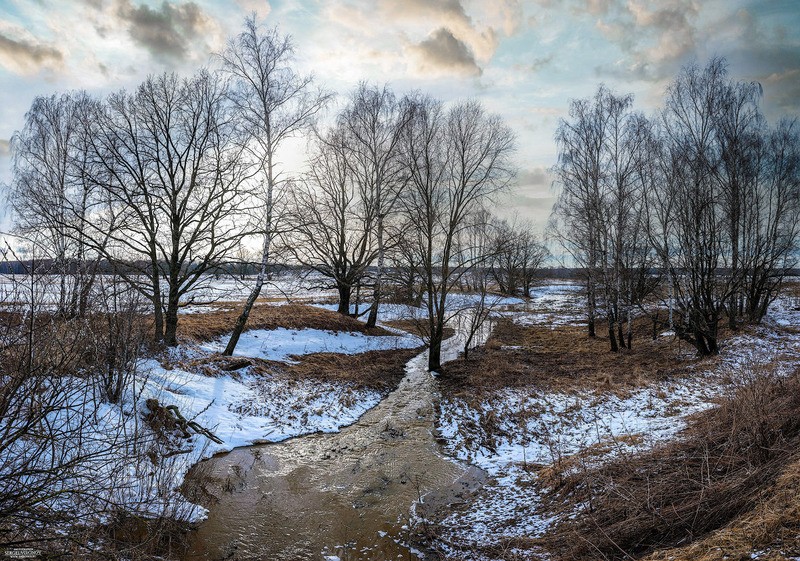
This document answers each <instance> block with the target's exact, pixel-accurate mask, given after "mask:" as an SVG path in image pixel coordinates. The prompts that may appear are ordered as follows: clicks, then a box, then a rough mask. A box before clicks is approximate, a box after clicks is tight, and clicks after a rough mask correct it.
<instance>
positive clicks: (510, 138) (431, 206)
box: [403, 96, 514, 370]
mask: <svg viewBox="0 0 800 561" xmlns="http://www.w3.org/2000/svg"><path fill="white" fill-rule="evenodd" d="M408 103H411V104H413V106H412V108H411V110H412V115H411V124H410V126H409V127H408V128H407V129H406V131H405V132H404V134H403V153H404V164H405V166H406V167H407V169H408V172H409V174H410V181H409V184H408V187H407V189H406V191H405V193H404V197H403V209H404V212H405V213H406V214H407V216H408V218H409V222H410V223H411V224H414V225H415V229H414V231H413V232H412V233H411V235H412V236H414V238H415V239H414V242H413V243H414V246H415V251H416V252H417V254H418V256H419V263H420V265H419V269H420V270H419V276H420V278H421V279H422V285H423V287H424V289H425V291H426V293H425V297H424V299H423V300H424V303H425V306H426V307H427V311H428V324H429V325H428V327H429V329H428V333H429V334H430V336H429V338H430V340H429V354H428V368H429V369H430V370H437V369H439V368H440V367H441V347H442V338H443V333H444V326H445V323H446V321H447V320H448V319H449V315H448V307H447V305H448V295H449V294H450V293H451V291H452V290H454V289H455V288H456V287H457V286H458V284H459V282H460V279H461V277H462V276H463V275H465V274H466V273H467V272H468V271H470V269H472V268H473V267H475V266H476V265H479V264H481V263H482V262H483V261H484V260H485V256H480V257H478V258H475V257H474V256H471V252H470V251H469V250H468V248H465V247H459V245H458V243H457V242H458V241H459V232H461V231H462V230H464V229H465V228H466V227H467V226H468V224H469V219H470V217H471V216H474V215H475V214H476V213H477V212H479V211H480V210H481V208H482V205H483V204H484V203H485V202H487V200H488V199H489V198H490V197H491V196H492V195H494V194H496V193H497V192H498V191H499V190H501V189H503V188H504V187H506V186H507V185H508V184H509V183H510V181H511V179H512V178H513V177H514V169H513V166H512V164H511V161H510V156H511V153H512V152H513V150H514V135H513V133H512V132H511V130H510V129H509V128H508V127H507V126H506V125H505V124H504V123H503V122H502V120H501V119H500V117H498V116H496V115H490V114H487V113H486V112H485V111H484V110H483V108H482V107H481V105H480V104H479V103H478V102H475V101H470V102H465V103H460V104H458V105H455V106H454V107H452V108H451V109H449V110H445V109H444V108H443V107H442V104H441V103H440V102H438V101H436V100H434V99H432V98H429V97H423V96H416V97H413V98H410V99H409V100H408ZM473 255H474V254H473Z"/></svg>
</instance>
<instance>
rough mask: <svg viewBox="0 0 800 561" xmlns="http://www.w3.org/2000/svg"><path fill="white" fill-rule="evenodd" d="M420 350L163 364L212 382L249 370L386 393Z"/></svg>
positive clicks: (212, 357)
mask: <svg viewBox="0 0 800 561" xmlns="http://www.w3.org/2000/svg"><path fill="white" fill-rule="evenodd" d="M419 352H420V349H419V348H417V349H395V350H385V351H368V352H364V353H358V354H353V355H346V354H338V353H312V354H307V355H302V356H293V357H292V359H293V360H295V361H297V362H296V363H295V364H287V363H284V362H276V361H271V360H263V359H259V358H249V357H226V356H221V355H207V356H201V357H200V358H194V359H187V360H179V361H177V362H175V363H170V364H164V366H165V367H168V368H173V367H177V368H181V369H183V370H186V371H189V372H195V373H198V374H203V375H205V376H209V377H211V378H215V377H218V376H224V375H227V374H231V373H233V374H234V375H235V373H236V372H237V371H239V370H241V369H243V368H248V367H249V369H250V370H249V371H250V373H252V374H255V375H261V376H269V377H287V378H291V379H294V380H299V379H313V380H320V381H327V382H346V383H347V384H348V386H350V387H359V388H368V389H374V390H377V391H381V392H387V391H389V390H391V389H393V388H394V387H396V386H397V384H398V383H399V381H400V380H401V379H402V377H403V376H404V375H405V365H406V363H407V362H408V361H409V360H410V359H411V358H412V357H414V355H416V354H418V353H419Z"/></svg>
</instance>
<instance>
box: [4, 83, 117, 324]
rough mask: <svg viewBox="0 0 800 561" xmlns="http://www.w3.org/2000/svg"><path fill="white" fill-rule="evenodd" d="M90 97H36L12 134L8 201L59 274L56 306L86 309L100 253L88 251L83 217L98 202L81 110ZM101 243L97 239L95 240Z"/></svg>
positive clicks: (87, 108) (21, 229) (86, 109)
mask: <svg viewBox="0 0 800 561" xmlns="http://www.w3.org/2000/svg"><path fill="white" fill-rule="evenodd" d="M95 104H96V102H95V101H94V100H93V99H91V98H90V97H89V96H87V95H86V94H85V93H75V94H62V95H60V96H55V95H53V96H51V97H37V98H36V99H34V101H33V103H32V105H31V108H30V109H29V110H28V112H27V114H26V115H25V126H24V128H23V129H22V131H20V132H18V133H17V134H16V135H15V136H14V138H13V139H12V145H13V151H14V179H13V181H12V183H11V186H10V187H11V188H10V193H9V194H10V197H9V199H10V203H11V208H12V209H13V211H14V215H15V226H16V230H17V232H18V233H20V234H23V235H24V236H25V237H26V238H27V239H28V240H29V241H30V243H32V244H34V245H35V246H36V247H37V248H38V249H39V251H40V252H41V251H43V252H46V253H47V254H48V255H49V256H50V260H51V267H50V269H49V270H50V271H51V272H53V273H54V274H56V275H58V277H59V295H58V302H57V306H58V311H59V313H61V314H62V315H65V316H73V315H76V314H77V315H82V314H83V313H84V312H85V311H86V307H87V300H88V298H89V293H90V291H91V288H92V285H93V282H94V278H95V274H96V272H97V267H98V264H99V258H100V253H98V252H95V253H93V254H92V255H89V254H88V252H87V241H86V220H87V216H88V215H90V214H91V213H92V212H93V209H94V207H95V206H96V205H97V204H98V197H97V193H96V189H95V187H94V185H93V183H92V181H91V180H90V177H91V176H93V175H94V174H95V173H98V170H97V169H91V168H90V166H89V164H88V162H87V158H86V144H85V141H86V138H87V135H88V134H91V125H88V126H87V116H88V114H90V113H91V110H92V108H93V106H94V105H95ZM101 243H102V242H101Z"/></svg>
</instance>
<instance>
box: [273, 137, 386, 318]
mask: <svg viewBox="0 0 800 561" xmlns="http://www.w3.org/2000/svg"><path fill="white" fill-rule="evenodd" d="M348 142H349V136H348V131H347V130H346V129H344V128H342V127H340V126H337V127H334V128H332V129H331V130H330V131H329V132H328V134H327V135H326V136H325V137H324V138H319V139H317V141H316V142H315V146H314V148H313V156H312V159H311V162H310V166H309V167H310V169H309V171H308V173H306V174H305V176H304V177H303V179H302V181H300V182H298V183H297V185H296V186H295V188H294V189H293V192H292V195H293V201H292V204H291V211H290V214H289V218H288V222H289V227H288V228H287V231H286V234H285V235H284V247H285V248H286V251H287V252H288V253H290V254H292V255H293V257H294V259H295V260H296V261H297V262H299V263H301V264H302V265H304V266H306V267H308V268H310V269H311V270H314V271H317V272H318V273H320V274H321V275H323V276H324V277H327V278H330V279H331V280H332V281H333V284H334V285H335V287H336V289H337V291H338V293H339V309H338V311H339V313H341V314H344V315H349V314H350V297H351V294H352V291H353V289H354V288H355V287H356V286H357V284H358V283H359V282H360V281H361V279H362V278H363V276H364V274H365V272H366V270H367V267H369V265H370V263H372V262H373V260H374V259H375V258H376V256H377V254H378V251H377V248H376V245H375V243H374V239H373V236H372V231H373V229H374V227H375V223H376V222H377V211H378V207H377V206H376V205H375V202H374V200H373V199H372V198H371V197H372V196H373V195H374V191H372V190H370V189H369V186H368V185H365V184H363V183H362V182H361V181H359V179H358V178H357V177H356V176H355V175H354V173H353V172H352V166H351V164H350V162H348V158H349V157H350V149H349V148H348Z"/></svg>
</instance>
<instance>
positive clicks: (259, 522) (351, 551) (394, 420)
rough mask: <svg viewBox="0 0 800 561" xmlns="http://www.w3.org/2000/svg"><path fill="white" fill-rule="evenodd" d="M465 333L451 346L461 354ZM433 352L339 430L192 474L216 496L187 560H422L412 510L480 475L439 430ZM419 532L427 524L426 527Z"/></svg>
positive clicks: (250, 451) (244, 452)
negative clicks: (446, 446) (453, 455)
mask: <svg viewBox="0 0 800 561" xmlns="http://www.w3.org/2000/svg"><path fill="white" fill-rule="evenodd" d="M461 345H463V342H461V337H458V336H455V337H452V338H450V339H449V340H447V341H446V342H445V345H444V347H443V353H442V357H443V360H444V359H452V358H454V357H455V356H457V354H458V351H459V350H460V348H459V347H460V346H461ZM426 365H427V352H423V353H422V354H420V355H418V356H416V357H415V358H413V359H411V360H410V361H409V362H408V364H407V365H406V375H405V377H404V378H403V379H402V381H401V382H400V384H399V386H398V387H397V389H396V390H394V391H393V392H392V393H390V394H389V395H388V396H387V397H386V398H385V399H384V400H383V401H381V402H380V403H379V404H378V405H376V406H375V407H374V408H372V409H370V410H369V411H368V412H367V413H365V414H364V415H363V416H362V417H361V419H360V420H359V421H358V422H356V423H355V424H353V425H351V426H349V427H347V428H345V429H343V430H342V431H341V432H339V433H333V434H313V435H309V436H304V437H298V438H294V439H291V440H288V441H285V442H282V443H275V444H262V445H255V446H249V447H245V448H238V449H236V450H233V451H232V452H230V453H228V454H225V455H222V456H216V457H214V458H211V459H209V460H206V461H204V462H201V463H200V464H198V466H196V469H195V470H193V473H192V474H191V475H190V482H191V483H193V484H195V485H200V486H201V487H202V489H203V490H204V492H205V493H206V494H207V495H210V501H209V504H210V507H209V508H210V512H209V516H208V519H207V520H206V521H205V522H203V523H202V524H201V525H200V527H199V529H198V530H197V531H196V532H195V533H194V534H193V536H192V542H191V544H190V548H189V550H188V553H187V555H186V557H185V559H187V560H221V559H237V560H245V559H247V560H250V559H253V560H256V559H258V560H262V559H275V560H299V559H313V560H319V559H331V560H333V559H337V558H338V559H341V560H342V561H345V560H347V561H349V560H356V559H370V560H382V559H387V560H388V559H416V558H418V556H421V557H422V558H425V557H427V555H426V552H424V551H417V550H415V549H413V548H412V547H411V546H410V545H409V544H410V543H412V542H413V540H412V539H411V535H410V533H411V530H410V529H409V525H408V519H409V514H410V512H411V509H412V508H413V509H414V512H415V513H416V514H417V515H419V516H421V517H422V518H425V517H427V516H429V515H431V514H432V512H433V511H434V510H435V509H441V508H447V507H448V506H449V505H451V504H453V503H455V502H460V501H463V500H465V497H466V495H467V494H469V493H471V492H473V491H474V490H475V489H476V488H478V487H479V486H480V485H481V483H482V481H483V479H484V475H483V473H482V472H481V471H480V470H478V469H477V468H474V467H470V466H467V465H463V464H460V463H456V462H454V461H453V460H450V459H448V458H447V457H445V456H444V455H443V454H442V452H441V451H440V448H439V445H438V444H437V443H436V440H435V438H434V436H433V426H434V420H435V419H434V407H433V404H434V400H435V399H436V392H437V390H436V382H435V380H434V379H433V377H432V376H431V375H430V373H429V372H427V370H426ZM417 530H424V523H423V524H420V525H418V527H417Z"/></svg>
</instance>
